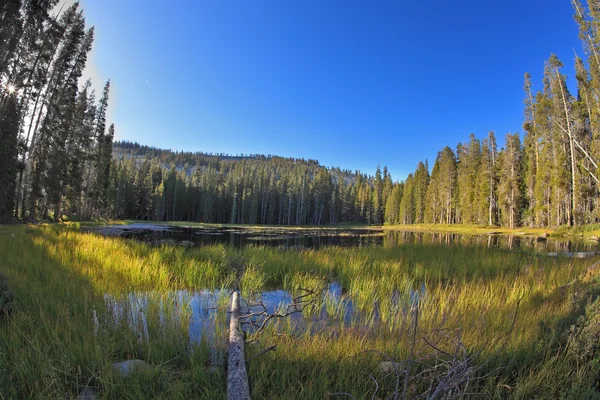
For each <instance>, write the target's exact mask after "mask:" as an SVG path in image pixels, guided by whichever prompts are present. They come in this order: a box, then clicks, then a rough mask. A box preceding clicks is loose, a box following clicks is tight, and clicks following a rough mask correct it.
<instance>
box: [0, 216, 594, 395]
mask: <svg viewBox="0 0 600 400" xmlns="http://www.w3.org/2000/svg"><path fill="white" fill-rule="evenodd" d="M78 227H79V225H77V224H75V223H73V224H66V225H62V226H58V225H46V226H25V225H20V226H0V255H2V256H1V257H0V271H1V272H2V273H3V274H4V275H5V276H6V278H7V280H8V284H9V285H10V287H11V289H12V290H13V291H14V293H15V298H16V302H15V304H16V306H15V310H14V312H13V313H12V316H11V317H10V318H8V319H6V320H5V321H3V322H0V394H1V396H0V398H2V396H4V398H58V397H60V398H65V397H67V398H69V397H71V398H74V397H76V395H77V393H78V390H79V388H80V387H81V386H82V385H87V384H89V385H92V386H94V387H97V388H99V389H100V392H101V395H102V396H103V397H106V398H207V399H213V398H215V399H218V398H224V397H225V370H224V368H222V367H216V368H215V367H214V365H213V364H212V363H211V346H210V345H209V343H206V342H203V343H201V344H200V345H199V346H189V344H188V341H187V338H188V328H189V319H190V316H191V311H190V309H189V306H188V305H186V304H183V305H181V307H180V308H178V309H177V310H172V309H169V307H168V305H169V304H172V303H173V302H174V300H173V293H174V291H175V290H179V289H189V290H199V289H205V288H208V289H220V288H230V287H231V286H232V285H233V284H234V282H235V281H236V279H238V278H240V284H241V288H242V294H243V296H245V297H250V295H251V294H252V293H257V292H260V291H263V290H268V289H272V288H284V289H287V290H290V291H292V292H295V293H297V292H298V290H299V288H301V287H303V288H307V287H309V288H317V287H319V285H321V284H322V282H323V281H325V280H329V281H333V280H335V281H337V282H339V283H340V284H341V286H342V287H343V290H344V291H343V298H342V299H336V298H326V299H324V300H323V302H324V305H325V309H326V313H327V314H328V318H327V320H326V322H325V323H321V322H319V321H313V322H309V323H308V324H309V325H311V324H312V325H313V326H312V327H313V329H312V331H313V333H314V334H312V335H311V334H309V333H306V332H310V330H311V329H308V331H303V332H305V333H302V332H298V331H297V330H295V329H294V325H293V324H292V322H291V321H290V320H289V319H286V320H281V321H278V322H275V323H274V324H272V325H270V327H269V328H268V329H267V330H266V331H264V332H263V334H262V335H261V337H260V339H259V340H258V341H256V342H254V343H253V344H251V345H249V346H247V355H248V356H249V357H252V356H253V355H255V354H257V353H258V352H260V351H261V350H263V349H265V348H266V347H268V346H272V345H275V346H277V347H276V351H274V352H270V353H267V354H265V355H262V356H259V357H257V358H255V359H252V361H250V362H249V363H248V371H249V378H250V384H251V389H252V394H253V397H254V398H257V399H259V398H306V399H313V398H315V399H317V398H318V399H322V398H326V397H327V396H328V394H330V393H334V392H348V393H352V394H353V395H354V396H355V397H356V398H365V397H369V398H370V397H371V395H372V394H373V392H374V388H375V386H374V384H373V381H372V380H371V378H370V377H369V376H370V375H373V376H374V377H375V378H376V379H377V380H378V382H379V383H380V384H381V386H382V387H381V389H380V393H379V395H380V396H381V398H384V396H385V394H388V395H389V394H390V393H391V392H390V391H391V390H392V389H391V388H392V387H393V383H394V382H393V381H390V378H389V377H385V376H383V374H382V373H380V372H379V371H378V369H377V365H378V363H379V361H381V360H382V358H381V356H380V355H379V354H378V353H375V352H374V351H379V352H382V353H385V354H387V355H388V356H390V357H392V358H394V359H396V360H402V359H406V358H408V356H409V354H410V347H411V343H412V335H413V327H414V326H415V325H414V318H415V313H414V312H411V311H410V310H409V311H408V312H407V311H406V305H407V304H408V306H409V308H410V304H409V303H408V302H409V301H410V297H411V291H413V290H420V288H421V287H422V286H423V285H425V287H426V296H425V298H424V299H423V300H422V301H421V302H420V304H419V313H418V318H419V322H418V324H417V335H416V337H417V341H416V344H415V354H418V355H419V356H426V355H427V352H428V351H429V350H430V348H429V347H428V346H427V345H426V344H425V342H424V341H423V340H422V338H423V337H426V336H428V335H434V333H435V332H438V331H440V330H441V329H444V330H447V331H452V332H457V331H458V330H460V334H461V339H462V341H463V342H464V344H465V345H466V346H467V347H468V349H469V350H470V351H473V352H475V351H478V350H482V353H481V355H480V356H479V357H478V358H477V362H478V363H480V365H479V367H478V369H477V374H478V375H477V376H478V377H479V378H481V379H479V380H478V381H477V384H474V386H473V387H471V388H470V390H471V391H473V392H475V393H477V394H478V396H480V395H483V394H485V395H487V396H489V397H493V398H506V397H513V398H530V397H531V396H534V395H537V396H538V397H539V398H557V397H558V396H559V395H560V393H561V392H563V391H567V390H576V389H577V387H578V385H580V386H583V387H587V386H586V385H589V382H590V380H593V379H592V378H591V377H590V374H593V373H595V372H594V371H595V370H594V369H593V368H591V367H590V368H587V367H589V366H590V365H591V364H589V363H588V364H585V363H584V362H583V361H581V360H579V361H573V360H574V358H569V357H567V356H566V353H567V352H566V350H565V349H567V348H568V344H567V343H568V337H569V329H570V326H571V325H573V324H574V323H575V321H576V320H577V318H578V317H579V316H580V315H583V312H584V309H585V305H586V302H588V300H589V299H590V296H591V294H594V293H595V292H594V290H595V289H594V288H595V285H596V283H595V282H596V280H595V275H594V274H595V272H594V273H587V277H586V278H585V279H583V278H582V277H583V276H586V270H587V267H589V266H590V265H591V264H592V263H593V261H594V260H590V259H587V260H572V259H568V258H549V257H541V256H536V255H535V254H532V253H526V252H518V251H517V252H515V251H509V250H501V249H494V248H487V247H484V246H477V247H474V246H467V245H455V246H452V247H448V246H446V245H443V244H433V243H432V244H407V245H402V246H399V247H389V248H385V247H375V246H366V247H360V248H358V247H356V248H340V247H324V248H321V249H319V250H302V251H282V250H280V249H277V248H271V247H263V246H249V247H246V248H243V249H234V248H231V247H228V246H223V245H211V246H205V247H202V248H183V247H173V246H162V247H151V246H149V245H147V244H145V243H140V242H135V241H128V240H123V239H119V238H109V237H101V236H97V235H94V234H90V233H81V232H79V229H78ZM590 276H591V278H590ZM394 291H396V292H397V293H398V294H397V298H399V299H400V302H396V301H393V300H392V293H393V292H394ZM132 292H143V293H148V294H150V295H149V296H148V299H149V300H148V304H147V307H146V308H145V309H144V312H145V317H146V319H147V321H148V338H147V340H145V339H144V340H140V339H139V338H138V333H139V331H137V330H136V327H135V326H134V325H135V324H132V323H131V321H129V322H128V321H126V320H123V319H119V318H117V317H116V316H115V313H114V310H112V309H111V308H110V307H109V306H108V305H107V301H106V300H105V299H106V296H107V295H109V296H110V297H111V298H115V299H124V298H126V297H127V296H128V295H129V294H130V293H132ZM344 301H352V303H353V305H354V307H355V310H356V311H357V312H356V313H355V314H354V315H353V316H352V317H351V318H349V319H346V320H345V317H346V316H345V315H344V313H345V311H344V310H345V308H344V306H343V304H342V303H343V302H344ZM184 303H185V302H184ZM225 303H226V299H223V301H222V302H220V309H222V315H223V317H222V319H221V320H219V321H217V322H218V323H217V325H219V324H221V325H222V326H225V323H224V318H225V315H226V312H225ZM375 303H376V304H377V312H375V310H374V304H375ZM123 304H127V303H126V302H125V303H123ZM517 305H518V307H517ZM517 309H518V313H517V316H516V320H515V312H516V311H517ZM161 310H162V311H161ZM165 310H166V311H165ZM126 311H127V312H129V313H132V314H135V313H136V312H138V310H135V309H133V308H132V309H129V310H127V309H126ZM161 312H162V317H161ZM165 313H166V314H165ZM94 315H95V316H96V317H95V318H97V320H98V321H99V325H98V326H97V325H96V324H95V323H94ZM165 320H166V321H167V323H165V322H164V321H165ZM513 322H514V326H513ZM132 325H133V326H132ZM317 328H318V329H317ZM226 333H227V332H225V329H219V330H218V332H216V335H217V337H219V338H223V337H225V335H226ZM219 343H223V342H222V339H221V341H220V342H219ZM131 358H139V359H143V360H145V361H147V362H148V363H150V364H152V365H154V366H157V367H156V368H154V369H152V370H150V371H147V372H145V373H140V374H137V375H135V376H133V377H132V378H130V379H127V380H124V379H122V378H120V377H118V376H116V374H115V373H114V372H113V371H112V368H111V365H112V363H114V362H116V361H121V360H124V359H131ZM576 366H579V367H582V366H585V367H586V368H587V369H585V370H586V371H592V372H585V373H583V372H581V373H580V374H578V375H573V373H567V372H565V371H574V370H575V371H581V369H580V368H576ZM572 388H575V389H572ZM411 390H414V391H417V390H420V388H419V387H418V386H415V387H414V388H412V389H411ZM475 397H477V396H475Z"/></svg>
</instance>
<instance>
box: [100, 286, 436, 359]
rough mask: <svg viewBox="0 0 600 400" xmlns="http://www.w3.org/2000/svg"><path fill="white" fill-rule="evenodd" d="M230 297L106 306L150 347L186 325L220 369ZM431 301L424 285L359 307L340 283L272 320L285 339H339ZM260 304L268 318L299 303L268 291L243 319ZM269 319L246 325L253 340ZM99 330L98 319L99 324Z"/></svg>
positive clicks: (181, 295) (196, 294) (147, 296)
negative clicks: (159, 337)
mask: <svg viewBox="0 0 600 400" xmlns="http://www.w3.org/2000/svg"><path fill="white" fill-rule="evenodd" d="M229 295H230V291H229V290H225V289H221V290H200V291H186V290H179V291H173V292H167V293H157V292H137V293H129V294H127V295H125V296H120V297H116V296H111V295H105V296H104V300H105V304H106V306H107V308H108V309H109V312H110V314H111V315H112V319H111V321H112V322H111V323H112V324H115V325H119V324H122V323H125V324H127V325H128V326H129V327H131V329H132V330H133V331H134V333H135V334H136V335H137V337H138V339H139V340H140V341H144V342H148V341H151V340H152V339H153V337H152V335H163V334H164V333H165V332H173V329H177V327H181V326H182V324H183V325H185V328H186V330H187V340H188V341H189V344H190V345H191V346H195V345H198V344H200V343H202V342H206V343H208V344H209V345H210V348H211V354H212V360H211V361H212V364H213V365H221V364H222V362H223V360H224V354H225V347H226V342H227V340H226V338H227V329H228V328H227V327H228V326H229V313H228V307H229ZM425 296H426V289H425V285H424V284H423V285H421V287H420V288H418V289H417V290H412V289H408V291H407V292H406V293H405V292H404V291H402V290H398V289H397V290H394V291H393V293H391V296H390V298H389V299H383V300H382V299H373V300H372V303H370V304H362V303H361V304H357V303H356V302H355V300H354V299H353V298H352V296H351V295H350V294H348V293H344V291H343V289H342V287H341V285H340V284H339V283H337V282H333V283H332V284H330V285H329V286H328V287H327V288H326V290H324V291H323V292H322V293H320V294H318V296H317V298H316V301H315V302H314V303H311V304H312V305H311V307H307V308H304V309H303V310H301V311H300V312H296V313H293V314H290V315H289V316H288V317H286V318H283V319H274V320H272V325H274V327H275V329H276V330H277V331H279V332H281V333H286V334H291V335H296V336H300V335H304V334H309V335H315V334H317V333H318V334H330V335H338V334H339V332H340V330H341V329H346V328H349V327H352V328H353V329H357V328H358V329H364V330H365V332H368V331H369V329H371V328H372V327H373V325H374V324H380V323H383V322H386V321H388V322H389V321H393V322H400V320H405V319H406V318H407V315H408V314H409V312H410V310H411V309H412V307H414V306H416V305H417V304H419V302H420V301H422V300H423V299H424V298H425ZM258 303H260V304H261V307H260V311H262V305H264V310H265V311H266V312H267V313H268V314H274V313H277V312H280V313H284V312H285V311H286V310H287V309H288V308H287V307H288V306H289V305H291V304H293V303H294V296H293V295H292V294H291V293H290V292H289V291H286V290H283V289H278V290H271V291H265V292H262V293H259V294H256V295H248V296H246V297H243V301H242V314H250V313H252V312H253V311H257V309H256V304H258ZM261 318H264V317H260V316H257V317H254V318H253V320H254V322H255V324H246V325H244V330H245V331H246V332H247V333H248V334H252V333H253V332H254V331H255V329H256V328H257V326H259V325H260V324H261V322H262V319H261ZM94 320H95V323H96V325H97V327H98V324H99V322H98V320H97V318H95V319H94ZM151 327H152V328H151Z"/></svg>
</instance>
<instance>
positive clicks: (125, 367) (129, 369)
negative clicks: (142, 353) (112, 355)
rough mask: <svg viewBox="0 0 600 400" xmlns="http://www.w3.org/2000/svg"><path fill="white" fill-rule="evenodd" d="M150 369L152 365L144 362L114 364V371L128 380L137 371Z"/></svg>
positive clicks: (128, 361) (134, 361)
mask: <svg viewBox="0 0 600 400" xmlns="http://www.w3.org/2000/svg"><path fill="white" fill-rule="evenodd" d="M148 368H150V364H148V363H147V362H146V361H143V360H127V361H121V362H118V363H114V364H113V369H114V370H115V371H116V372H117V373H118V374H119V375H121V376H122V377H123V378H127V377H128V376H129V375H130V374H132V373H133V372H135V371H136V370H143V369H148Z"/></svg>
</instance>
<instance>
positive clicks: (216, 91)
mask: <svg viewBox="0 0 600 400" xmlns="http://www.w3.org/2000/svg"><path fill="white" fill-rule="evenodd" d="M82 5H83V8H84V10H85V15H86V19H87V22H88V24H92V25H95V26H96V41H95V43H94V50H93V54H92V57H91V65H90V68H88V70H89V71H91V72H90V73H91V74H92V75H93V78H94V79H96V80H98V81H100V80H104V79H108V78H110V79H111V81H112V84H113V92H112V99H111V100H112V101H111V104H110V107H111V112H110V114H109V117H110V118H111V119H112V122H114V123H115V125H116V128H117V138H118V139H124V140H130V141H137V142H139V143H142V144H147V145H153V146H157V147H163V148H171V149H174V150H190V151H205V152H223V153H229V154H238V153H245V154H248V153H261V154H277V155H282V156H290V157H303V158H311V159H318V160H319V161H320V162H321V163H322V164H324V165H328V166H340V167H342V168H347V169H352V170H354V169H360V170H362V171H363V172H367V173H370V174H373V173H374V171H375V168H376V167H377V164H381V166H382V167H383V166H384V165H387V166H388V168H389V169H390V171H391V172H392V176H393V178H394V179H398V180H401V179H404V178H405V177H406V175H407V174H408V173H409V172H411V171H413V170H414V168H415V166H416V164H417V162H418V161H420V160H424V159H425V158H427V159H429V161H430V165H433V161H434V159H435V156H436V154H437V152H438V151H439V150H441V149H442V148H443V147H444V146H446V145H450V146H451V147H453V148H454V147H455V146H456V144H457V143H458V142H459V141H466V140H468V135H469V134H470V133H471V132H473V133H475V134H476V135H477V136H478V137H480V138H482V137H483V136H484V135H486V134H487V132H488V131H490V130H493V131H494V132H496V135H497V136H498V137H499V138H502V137H504V135H506V133H509V132H520V131H521V126H522V122H523V97H524V95H523V74H524V73H525V72H526V71H529V72H530V73H531V74H532V77H533V81H534V89H536V90H537V89H540V88H541V85H542V83H541V78H542V73H543V67H544V61H545V60H546V59H548V57H549V55H550V53H552V52H554V53H556V54H557V55H558V56H559V58H561V60H563V62H564V63H565V65H566V67H565V70H564V72H565V73H567V74H568V75H569V76H570V80H569V82H570V83H573V79H572V75H573V67H572V64H573V58H574V55H573V49H575V50H576V51H577V52H578V53H579V54H580V55H581V56H582V55H583V54H582V50H581V44H580V42H579V39H578V33H577V26H576V24H575V22H574V20H573V18H572V15H573V12H572V8H571V2H570V1H569V0H504V1H487V0H454V1H448V0H430V1H415V0H413V1H407V0H395V1H365V0H363V1H354V0H343V1H333V0H310V1H309V0H298V1H292V0H269V1H267V0H255V1H247V0H244V1H242V0H230V1H225V0H223V1H221V0H211V1H204V0H170V1H164V0H161V1H158V0H83V1H82ZM96 85H97V86H99V87H101V85H102V84H101V83H100V84H99V85H98V84H97V83H96ZM575 90H576V89H575V87H574V86H571V91H572V92H575ZM502 143H503V140H501V141H500V144H502Z"/></svg>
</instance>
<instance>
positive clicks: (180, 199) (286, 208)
mask: <svg viewBox="0 0 600 400" xmlns="http://www.w3.org/2000/svg"><path fill="white" fill-rule="evenodd" d="M113 158H114V160H115V165H114V168H113V169H112V170H111V175H110V185H109V196H110V200H109V204H110V206H109V207H110V212H111V213H112V214H111V215H112V217H114V218H131V219H152V220H176V221H181V220H187V221H197V222H212V223H245V224H282V225H306V224H309V225H320V224H336V223H341V222H367V223H382V222H383V213H384V209H383V204H384V203H383V201H382V200H381V201H379V202H378V200H377V199H378V198H379V199H382V197H381V196H382V195H383V192H384V191H386V190H391V187H392V181H391V176H390V175H389V173H388V172H387V169H384V172H383V176H382V175H381V172H378V175H377V176H378V178H376V179H375V180H374V179H372V178H369V177H367V176H366V175H364V174H361V173H360V172H358V171H357V172H354V173H352V172H350V171H342V170H340V169H339V168H325V167H323V166H320V165H319V164H318V162H316V161H314V160H303V159H294V158H282V157H276V156H263V155H252V156H228V155H224V154H219V155H212V154H205V153H187V152H172V151H169V150H160V149H156V148H151V147H146V146H140V145H138V144H134V143H129V142H117V143H115V145H114V154H113ZM384 186H385V187H384ZM376 193H381V194H380V195H379V197H378V195H377V194H376Z"/></svg>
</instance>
